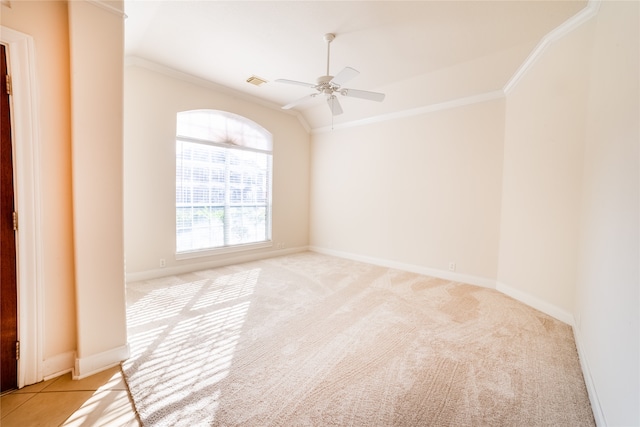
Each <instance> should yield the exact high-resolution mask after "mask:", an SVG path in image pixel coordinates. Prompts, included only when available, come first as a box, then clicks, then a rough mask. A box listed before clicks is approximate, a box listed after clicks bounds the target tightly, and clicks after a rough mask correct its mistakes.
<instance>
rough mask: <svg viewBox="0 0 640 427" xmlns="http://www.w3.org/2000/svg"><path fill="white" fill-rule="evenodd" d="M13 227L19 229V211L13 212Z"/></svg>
mask: <svg viewBox="0 0 640 427" xmlns="http://www.w3.org/2000/svg"><path fill="white" fill-rule="evenodd" d="M12 217H13V229H14V230H18V212H13V214H12Z"/></svg>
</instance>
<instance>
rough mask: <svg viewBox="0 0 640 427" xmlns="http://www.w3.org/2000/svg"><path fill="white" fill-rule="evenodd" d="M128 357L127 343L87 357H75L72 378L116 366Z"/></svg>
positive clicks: (76, 378) (78, 378) (84, 376)
mask: <svg viewBox="0 0 640 427" xmlns="http://www.w3.org/2000/svg"><path fill="white" fill-rule="evenodd" d="M128 358H129V344H125V345H123V346H120V347H117V348H114V349H111V350H107V351H103V352H102V353H98V354H94V355H92V356H88V357H82V358H76V360H75V369H74V371H73V379H74V380H81V379H83V378H86V377H88V376H91V375H93V374H97V373H98V372H102V371H104V370H106V369H109V368H112V367H114V366H117V365H119V364H120V362H122V361H123V360H126V359H128Z"/></svg>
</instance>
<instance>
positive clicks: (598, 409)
mask: <svg viewBox="0 0 640 427" xmlns="http://www.w3.org/2000/svg"><path fill="white" fill-rule="evenodd" d="M573 337H574V339H575V341H576V348H577V350H578V359H580V367H581V368H582V375H583V377H584V382H585V385H586V386H587V394H588V395H589V401H590V402H591V409H592V411H593V418H595V421H596V426H599V427H604V426H606V425H607V421H606V419H605V417H604V412H603V411H602V405H600V399H599V398H598V392H597V390H598V388H597V387H596V384H595V381H594V380H593V376H592V375H591V368H590V367H589V360H588V359H587V352H586V350H585V349H584V344H583V341H582V332H581V330H580V327H579V326H577V325H575V324H574V325H573Z"/></svg>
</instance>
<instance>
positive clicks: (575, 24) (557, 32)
mask: <svg viewBox="0 0 640 427" xmlns="http://www.w3.org/2000/svg"><path fill="white" fill-rule="evenodd" d="M600 1H601V0H589V2H588V3H587V6H586V7H585V8H584V9H582V10H581V11H580V12H578V13H576V14H575V15H573V16H572V17H571V18H569V19H567V20H566V21H565V22H563V23H562V24H560V26H558V27H557V28H555V29H554V30H552V31H551V32H549V33H548V34H547V35H545V36H544V37H543V38H542V40H540V43H538V44H537V46H536V47H535V48H534V49H533V51H532V52H531V53H530V54H529V56H528V57H527V59H525V61H524V62H523V63H522V65H520V68H518V70H517V71H516V72H515V74H514V75H513V76H512V77H511V79H510V80H509V81H508V82H507V84H506V85H505V86H504V89H503V90H504V93H505V94H509V93H510V92H511V91H512V90H513V88H514V87H515V86H516V85H517V84H518V82H519V81H520V80H521V79H522V77H524V75H525V74H527V72H529V69H530V68H531V67H533V65H534V64H535V63H536V62H537V61H538V59H540V57H541V56H542V54H543V53H544V52H545V51H546V50H547V48H548V47H549V46H551V45H552V44H553V43H555V42H557V41H558V40H560V39H562V38H563V37H564V36H566V35H567V34H569V33H571V32H572V31H573V30H575V29H577V28H579V27H580V26H581V25H582V24H584V23H585V22H587V21H589V20H590V19H591V18H593V17H594V16H596V15H597V14H598V10H599V9H600Z"/></svg>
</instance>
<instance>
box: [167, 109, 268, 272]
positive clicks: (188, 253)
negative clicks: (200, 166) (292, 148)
mask: <svg viewBox="0 0 640 427" xmlns="http://www.w3.org/2000/svg"><path fill="white" fill-rule="evenodd" d="M193 112H199V113H202V112H206V113H208V114H211V115H217V116H219V117H218V119H219V118H220V117H223V118H225V119H226V120H235V121H237V122H240V123H242V124H243V125H248V126H251V127H252V128H253V129H255V130H258V131H259V133H261V134H262V135H263V136H264V138H265V141H266V146H267V147H268V148H266V149H262V148H254V147H251V146H247V145H244V144H242V141H240V143H238V142H237V141H238V138H236V137H234V135H228V136H227V137H226V138H224V137H223V138H220V139H221V140H212V139H211V140H210V139H203V138H199V137H193V136H185V135H180V134H178V131H177V130H178V128H179V126H177V129H176V136H175V145H174V147H175V148H176V156H175V161H176V163H175V168H174V177H175V183H176V186H175V188H174V202H175V203H174V225H175V229H174V237H175V245H174V247H175V257H176V259H177V260H181V259H190V258H198V257H206V256H211V255H218V254H225V253H233V252H241V251H247V250H254V249H261V248H268V247H272V246H273V237H272V231H273V230H272V228H273V221H272V205H273V203H272V199H273V149H272V147H273V141H272V136H271V133H269V132H268V131H267V130H266V129H264V128H263V127H261V126H260V125H258V124H257V123H255V122H253V121H251V120H250V119H247V118H246V117H243V116H239V115H236V114H233V113H229V112H226V111H219V110H189V111H183V112H179V113H178V114H177V118H176V121H177V123H178V122H179V120H180V114H184V113H187V114H188V113H193ZM180 142H184V143H190V144H202V145H207V146H212V147H218V148H222V149H224V150H225V151H226V150H237V151H242V152H256V153H260V154H264V155H266V156H267V158H266V160H267V162H268V165H267V173H268V175H267V177H266V179H267V182H268V184H267V189H266V190H267V195H266V200H265V202H264V208H265V230H264V231H265V240H260V241H256V242H247V243H235V244H228V243H227V241H228V238H229V237H228V235H227V232H229V231H230V230H229V228H228V227H227V224H226V223H225V226H224V233H225V236H224V237H223V239H224V241H225V243H224V245H222V246H212V247H205V248H196V249H187V250H181V251H179V250H178V230H179V224H178V209H179V208H180V206H179V202H178V188H179V187H178V179H179V178H178V167H179V165H178V161H179V158H178V152H177V149H178V144H179V143H180ZM227 156H229V154H228V153H225V157H227ZM227 175H228V172H226V173H225V188H226V190H225V191H228V189H229V188H228V186H229V184H230V182H229V177H228V176H227ZM206 182H207V183H210V182H212V181H211V178H209V180H207V181H206ZM192 203H193V202H192ZM223 208H224V209H225V216H226V215H227V214H228V211H227V209H229V208H232V206H231V204H227V203H225V204H224V206H223ZM192 224H193V220H192Z"/></svg>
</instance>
